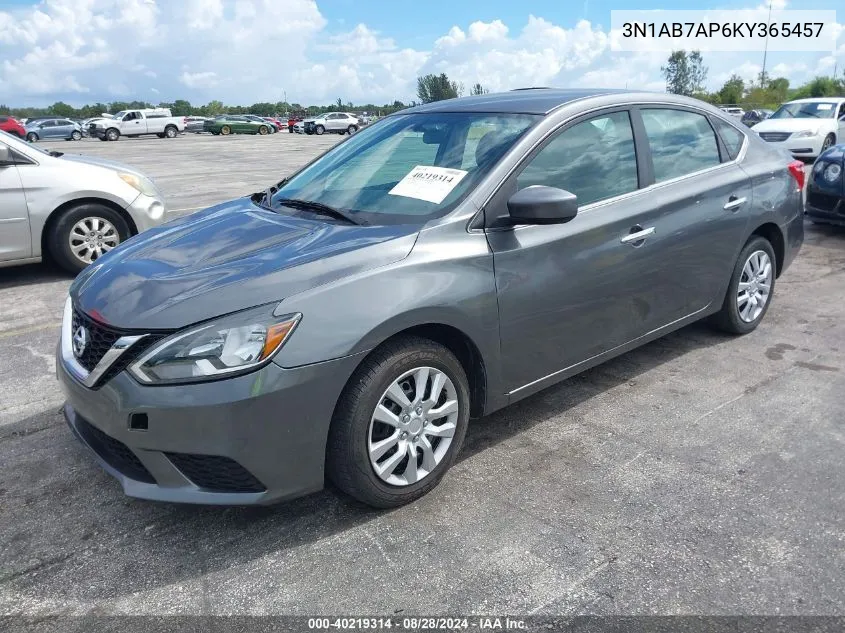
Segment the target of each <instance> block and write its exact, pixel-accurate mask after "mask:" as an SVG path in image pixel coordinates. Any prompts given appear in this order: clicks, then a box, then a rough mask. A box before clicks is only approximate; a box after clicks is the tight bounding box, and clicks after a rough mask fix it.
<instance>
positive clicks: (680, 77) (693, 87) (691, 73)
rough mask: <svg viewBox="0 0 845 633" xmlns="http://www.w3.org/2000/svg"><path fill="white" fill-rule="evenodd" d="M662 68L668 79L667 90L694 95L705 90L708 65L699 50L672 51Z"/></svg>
mask: <svg viewBox="0 0 845 633" xmlns="http://www.w3.org/2000/svg"><path fill="white" fill-rule="evenodd" d="M660 70H661V72H662V73H663V76H664V77H665V79H666V92H671V93H674V94H678V95H687V96H692V95H693V94H695V93H697V92H702V91H703V90H704V84H705V82H706V81H707V67H706V66H705V65H704V60H703V59H702V57H701V53H700V52H699V51H692V52H691V53H689V54H687V52H686V51H684V50H680V51H672V54H671V55H669V59H668V60H667V61H666V65H665V66H661V68H660Z"/></svg>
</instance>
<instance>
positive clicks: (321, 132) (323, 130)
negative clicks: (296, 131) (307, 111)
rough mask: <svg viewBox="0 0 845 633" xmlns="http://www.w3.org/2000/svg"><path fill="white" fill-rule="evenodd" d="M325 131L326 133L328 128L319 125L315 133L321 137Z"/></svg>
mask: <svg viewBox="0 0 845 633" xmlns="http://www.w3.org/2000/svg"><path fill="white" fill-rule="evenodd" d="M325 131H326V128H324V127H323V126H322V125H318V126H317V127H315V128H314V132H316V133H317V136H321V135H322V134H323V133H324V132H325Z"/></svg>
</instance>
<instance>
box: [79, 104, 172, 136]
mask: <svg viewBox="0 0 845 633" xmlns="http://www.w3.org/2000/svg"><path fill="white" fill-rule="evenodd" d="M184 131H185V117H181V116H172V115H171V113H170V110H168V109H166V108H154V109H146V110H124V111H122V112H118V113H117V114H115V115H114V117H113V118H111V119H98V120H97V121H95V122H93V123H92V124H91V125H90V127H89V128H88V135H89V136H96V137H97V138H98V139H100V140H101V141H116V140H117V139H119V138H120V137H121V136H129V137H133V136H141V135H143V134H155V135H156V136H158V137H159V138H173V137H175V136H176V135H177V134H179V132H184Z"/></svg>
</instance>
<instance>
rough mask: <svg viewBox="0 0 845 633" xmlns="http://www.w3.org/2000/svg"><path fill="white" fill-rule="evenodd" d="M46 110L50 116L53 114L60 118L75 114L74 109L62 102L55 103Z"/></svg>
mask: <svg viewBox="0 0 845 633" xmlns="http://www.w3.org/2000/svg"><path fill="white" fill-rule="evenodd" d="M47 110H48V111H49V113H50V114H55V115H56V116H61V117H69V116H74V115H75V114H76V108H74V107H73V106H71V105H68V104H66V103H64V102H62V101H56V103H54V104H53V105H51V106H50V107H49V108H47Z"/></svg>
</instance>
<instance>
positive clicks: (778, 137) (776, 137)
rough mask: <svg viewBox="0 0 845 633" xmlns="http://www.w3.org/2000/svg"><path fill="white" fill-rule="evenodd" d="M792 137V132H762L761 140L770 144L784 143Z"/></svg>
mask: <svg viewBox="0 0 845 633" xmlns="http://www.w3.org/2000/svg"><path fill="white" fill-rule="evenodd" d="M791 135H792V133H791V132H760V138H761V139H763V140H764V141H768V142H769V143H782V142H783V141H785V140H786V139H788V138H789V137H790V136H791Z"/></svg>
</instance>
